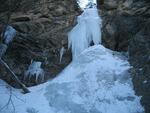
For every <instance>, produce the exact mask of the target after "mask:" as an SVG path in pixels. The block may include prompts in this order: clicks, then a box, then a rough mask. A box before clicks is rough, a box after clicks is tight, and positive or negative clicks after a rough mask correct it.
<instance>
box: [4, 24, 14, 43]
mask: <svg viewBox="0 0 150 113" xmlns="http://www.w3.org/2000/svg"><path fill="white" fill-rule="evenodd" d="M15 35H16V30H15V29H14V28H13V27H12V26H7V28H6V30H5V33H4V43H5V44H9V43H10V42H11V41H12V40H13V38H14V37H15Z"/></svg>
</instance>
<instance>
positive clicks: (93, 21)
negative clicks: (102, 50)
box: [68, 7, 101, 59]
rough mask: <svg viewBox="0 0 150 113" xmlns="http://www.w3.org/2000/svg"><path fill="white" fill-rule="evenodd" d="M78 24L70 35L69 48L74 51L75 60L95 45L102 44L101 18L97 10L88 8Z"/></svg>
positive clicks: (78, 20) (79, 17) (79, 18)
mask: <svg viewBox="0 0 150 113" xmlns="http://www.w3.org/2000/svg"><path fill="white" fill-rule="evenodd" d="M77 22H78V24H77V25H76V26H75V27H74V28H73V29H72V31H71V32H70V33H69V34H68V48H71V50H72V57H73V59H75V58H76V57H77V56H78V55H79V54H80V53H81V52H82V51H83V50H85V49H86V48H88V47H89V46H90V43H91V42H92V41H93V43H94V44H100V43H101V18H100V17H99V16H98V11H97V8H95V7H93V8H88V9H85V11H84V12H83V13H82V14H81V15H80V16H78V18H77Z"/></svg>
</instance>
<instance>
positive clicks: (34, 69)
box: [24, 61, 44, 83]
mask: <svg viewBox="0 0 150 113" xmlns="http://www.w3.org/2000/svg"><path fill="white" fill-rule="evenodd" d="M41 64H42V63H41V62H38V61H33V62H31V64H30V65H29V67H28V70H26V71H25V73H24V80H26V78H28V79H29V81H30V79H31V78H32V77H35V81H36V83H37V82H38V78H39V77H40V78H41V81H42V82H43V81H44V70H43V69H42V68H41Z"/></svg>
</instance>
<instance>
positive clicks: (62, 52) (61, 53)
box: [59, 46, 65, 63]
mask: <svg viewBox="0 0 150 113" xmlns="http://www.w3.org/2000/svg"><path fill="white" fill-rule="evenodd" d="M64 52H65V48H64V47H63V46H62V48H61V49H60V53H59V54H60V58H59V62H60V63H61V60H62V57H63V55H64Z"/></svg>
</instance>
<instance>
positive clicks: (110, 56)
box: [0, 45, 144, 113]
mask: <svg viewBox="0 0 150 113" xmlns="http://www.w3.org/2000/svg"><path fill="white" fill-rule="evenodd" d="M129 69H130V65H129V63H128V61H127V59H126V58H125V57H124V56H122V55H121V54H120V53H117V52H113V51H111V50H108V49H106V48H104V47H103V46H101V45H97V46H93V47H90V48H89V49H86V50H85V51H83V52H82V53H81V55H80V56H79V57H78V59H76V60H75V61H73V62H72V63H71V64H70V65H69V66H68V67H67V68H66V69H65V70H64V71H63V72H62V73H61V74H59V76H58V77H57V78H55V79H53V80H52V81H49V82H47V83H45V84H42V85H39V86H36V87H32V88H31V89H30V90H31V91H32V92H31V93H29V94H26V95H21V94H19V93H18V92H17V91H16V90H15V91H13V94H14V95H16V96H17V97H19V98H20V99H22V100H23V101H20V100H19V99H17V98H15V96H12V97H13V98H12V99H13V102H14V105H15V106H16V109H15V110H16V113H30V112H29V110H30V111H31V110H33V109H34V110H35V111H38V112H37V113H143V112H144V109H143V107H142V106H141V105H140V97H138V96H136V95H135V93H134V90H133V86H132V82H131V78H130V75H129V73H128V70H129ZM1 83H2V82H1ZM2 87H3V88H2ZM2 89H3V90H4V86H2V85H0V90H1V91H2ZM2 92H4V91H2ZM5 92H7V93H8V89H7V88H5ZM7 93H5V94H0V98H1V101H0V106H3V105H4V104H5V102H7V100H6V97H7V96H8V95H9V93H8V95H7ZM7 99H8V98H7ZM2 104H3V105H2ZM11 108H12V107H11V106H10V107H9V110H8V108H7V109H6V110H5V111H4V110H3V112H2V113H11V112H8V111H11ZM29 108H30V109H29ZM32 108H33V109H32ZM27 109H28V110H27ZM12 110H13V109H12Z"/></svg>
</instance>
